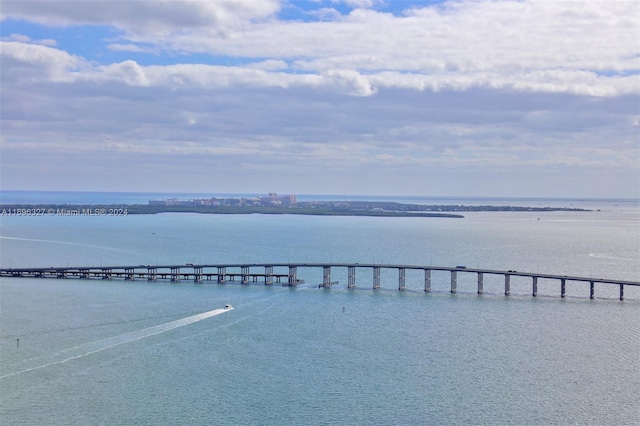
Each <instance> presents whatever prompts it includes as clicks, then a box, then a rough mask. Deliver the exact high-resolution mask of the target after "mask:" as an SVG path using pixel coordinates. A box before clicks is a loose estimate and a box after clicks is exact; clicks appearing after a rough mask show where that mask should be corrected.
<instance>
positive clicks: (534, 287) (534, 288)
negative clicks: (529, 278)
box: [531, 277, 538, 297]
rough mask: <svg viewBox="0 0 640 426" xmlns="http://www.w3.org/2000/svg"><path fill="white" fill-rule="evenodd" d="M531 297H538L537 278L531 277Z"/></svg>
mask: <svg viewBox="0 0 640 426" xmlns="http://www.w3.org/2000/svg"><path fill="white" fill-rule="evenodd" d="M531 295H532V296H533V297H536V296H537V295H538V277H533V289H532V290H531Z"/></svg>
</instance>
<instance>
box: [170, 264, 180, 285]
mask: <svg viewBox="0 0 640 426" xmlns="http://www.w3.org/2000/svg"><path fill="white" fill-rule="evenodd" d="M171 282H172V283H179V282H180V268H178V267H173V266H172V267H171Z"/></svg>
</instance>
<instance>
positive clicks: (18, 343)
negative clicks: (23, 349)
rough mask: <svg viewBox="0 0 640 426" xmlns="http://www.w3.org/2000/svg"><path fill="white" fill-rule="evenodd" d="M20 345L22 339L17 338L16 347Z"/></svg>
mask: <svg viewBox="0 0 640 426" xmlns="http://www.w3.org/2000/svg"><path fill="white" fill-rule="evenodd" d="M19 347H20V339H16V348H19Z"/></svg>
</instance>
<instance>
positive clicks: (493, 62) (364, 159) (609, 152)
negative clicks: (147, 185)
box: [0, 0, 640, 194]
mask: <svg viewBox="0 0 640 426" xmlns="http://www.w3.org/2000/svg"><path fill="white" fill-rule="evenodd" d="M365 3H369V2H364V3H362V4H360V5H359V6H357V5H352V6H354V7H356V6H357V7H358V9H356V10H354V11H353V12H351V13H349V14H347V15H340V14H339V13H338V12H337V11H334V12H331V13H329V14H326V15H325V16H324V17H323V18H322V19H328V20H325V21H316V22H303V21H293V20H291V21H282V20H279V19H278V18H277V15H276V14H277V11H278V10H279V8H280V7H281V5H280V4H279V3H277V2H273V1H265V2H260V3H253V2H243V1H240V2H231V1H229V2H199V1H193V2H190V1H180V2H161V3H158V4H157V6H156V3H155V2H147V1H123V2H109V3H106V2H100V1H98V2H91V3H89V2H87V3H84V2H73V3H69V2H65V1H60V2H44V3H43V2H38V3H35V2H17V1H12V0H9V1H8V2H6V4H9V7H5V2H3V10H2V13H3V17H4V18H7V17H12V18H17V19H25V20H30V21H33V22H40V23H43V24H46V25H67V26H70V25H83V24H95V25H103V26H105V28H108V29H113V28H117V29H119V30H118V32H117V33H116V35H115V36H114V37H111V36H110V37H109V39H108V40H102V42H104V44H101V45H100V48H103V49H104V50H103V53H104V52H106V54H112V52H118V54H117V55H114V54H112V56H111V57H113V56H116V57H118V58H122V56H125V57H127V58H128V59H126V60H121V59H118V62H104V63H101V62H100V60H101V59H100V55H96V57H93V58H91V59H89V58H84V57H81V56H79V55H77V54H74V53H73V52H72V51H66V50H64V49H67V48H68V47H67V44H65V46H64V48H63V47H54V46H55V45H54V43H53V41H51V42H43V41H42V40H41V41H40V45H38V44H37V43H38V42H37V41H34V40H33V39H32V38H31V37H30V36H28V35H24V34H22V33H23V32H20V33H16V34H13V35H10V36H7V37H5V38H4V39H3V41H2V42H0V43H1V45H0V64H1V66H2V73H1V75H0V78H1V80H0V82H1V84H2V92H1V93H0V99H1V101H2V111H3V114H2V135H0V136H1V138H2V143H3V148H2V150H3V160H2V161H3V179H4V180H5V181H6V182H8V185H9V186H13V187H16V185H17V184H16V182H19V181H20V179H36V178H35V177H33V178H30V177H29V176H27V174H26V173H25V172H21V171H20V170H18V169H17V168H16V167H15V166H14V164H23V165H24V166H25V167H24V169H28V170H31V171H34V170H41V168H40V166H43V165H46V167H47V169H46V170H49V172H38V173H36V172H34V176H40V177H39V178H38V179H39V180H38V182H40V183H42V182H45V183H46V182H47V181H48V180H51V179H52V180H54V181H55V179H56V176H62V175H65V173H66V172H64V167H65V165H68V164H69V163H70V159H73V161H71V162H72V163H74V164H80V163H82V162H83V161H84V160H87V159H89V158H92V157H93V156H99V157H100V158H101V161H103V164H104V167H107V165H108V167H109V168H112V169H113V170H115V171H116V172H115V173H114V175H115V176H121V178H118V179H120V181H121V182H122V185H126V182H127V181H128V180H129V181H130V180H131V179H133V177H132V176H134V175H135V176H138V177H139V175H137V174H135V173H137V172H136V171H139V170H140V167H139V165H137V164H138V163H136V161H138V160H139V158H140V157H141V156H142V157H144V158H145V161H149V162H150V163H153V162H160V163H162V164H163V166H164V167H165V170H167V171H168V172H167V173H174V174H173V175H171V176H173V178H171V179H169V178H166V179H165V177H163V176H160V175H158V179H157V180H158V182H157V183H155V184H157V185H158V187H156V189H160V186H161V185H163V184H173V182H174V181H177V180H176V179H177V176H183V175H184V174H185V172H184V171H185V170H194V171H198V173H200V176H203V175H204V174H206V176H208V177H209V178H210V179H211V181H224V182H227V181H233V180H234V179H233V177H235V178H238V179H242V180H243V181H246V180H247V179H249V178H247V177H246V176H247V175H246V172H247V171H251V173H258V171H260V170H262V172H263V173H264V170H265V169H268V170H269V179H274V181H275V180H278V179H279V180H280V181H281V182H291V181H292V180H293V181H297V180H300V182H301V183H300V185H303V183H304V182H305V180H306V181H307V182H311V181H314V182H316V181H317V182H323V181H324V180H325V179H327V176H331V181H333V182H335V184H336V185H339V184H340V182H341V181H344V179H347V178H349V179H354V181H358V182H360V183H359V185H360V188H365V189H366V188H368V187H369V186H370V185H373V182H377V183H378V184H385V185H391V182H394V181H396V179H398V180H397V182H398V183H397V186H398V187H399V188H402V189H405V188H421V182H432V180H430V179H434V176H436V175H437V176H440V175H441V176H446V178H445V177H438V179H441V180H440V181H439V182H441V183H442V184H444V185H447V182H449V181H455V180H456V179H458V177H459V176H468V177H469V178H468V179H467V180H466V184H467V185H470V184H471V185H472V184H473V183H474V182H475V181H476V180H478V179H484V176H487V175H488V174H491V175H492V176H494V179H495V182H496V184H498V183H499V178H503V177H504V175H500V173H506V172H504V170H508V171H511V172H513V173H519V174H520V175H521V179H522V180H523V181H524V180H525V179H526V177H527V176H535V175H536V174H538V173H544V171H545V170H546V171H548V170H551V169H553V170H557V169H560V170H562V169H563V168H564V169H567V173H569V172H570V173H573V174H574V176H583V177H584V179H585V180H584V182H592V183H594V182H596V181H597V179H598V177H597V176H598V174H600V176H602V174H604V173H614V172H615V176H617V177H616V178H615V179H613V178H612V180H611V181H612V182H617V183H618V186H617V187H616V188H619V189H620V193H623V192H625V193H626V194H630V193H633V191H636V192H637V191H638V190H639V188H638V185H640V184H638V183H637V182H634V181H632V183H631V184H630V185H627V187H626V189H625V185H623V184H622V183H621V182H625V179H627V180H630V179H632V178H636V181H638V179H637V178H638V173H639V172H638V167H637V164H638V161H640V158H639V157H638V155H639V153H638V149H637V132H638V121H639V120H640V112H639V111H638V102H639V99H640V47H639V46H638V43H637V39H638V38H637V36H638V35H640V34H639V31H640V29H639V25H638V21H637V17H638V14H639V13H640V6H639V5H638V4H637V3H636V2H607V3H604V2H582V3H576V2H535V1H522V2H511V1H503V2H488V1H472V2H468V1H459V2H449V3H445V4H444V5H440V6H437V7H422V8H415V9H412V10H409V11H406V13H405V14H403V15H400V16H394V15H392V14H390V13H380V12H378V11H376V10H374V8H375V6H376V5H375V4H372V5H368V4H365ZM71 5H75V7H74V8H72V7H71ZM110 5H113V8H111V9H109V8H108V6H110ZM252 5H253V6H255V7H253V6H252ZM71 9H73V10H71ZM107 9H109V10H107ZM145 13H146V14H145ZM47 44H48V46H47ZM140 52H152V53H155V55H154V58H153V60H154V61H155V64H154V65H145V64H146V62H144V61H145V57H144V56H138V55H137V54H138V53H140ZM140 58H142V59H140ZM189 62H190V63H189ZM220 63H227V64H229V65H226V66H224V65H219V64H220ZM212 64H218V65H212ZM53 157H55V158H56V160H57V161H48V160H49V159H50V158H53ZM212 165H215V167H214V166H212ZM36 166H38V167H36ZM7 170H8V171H7ZM42 170H45V169H42ZM594 171H598V173H595V172H594ZM47 173H49V174H47ZM56 173H60V174H59V175H56ZM243 173H244V175H243ZM296 173H298V174H297V175H296V176H299V178H294V179H292V174H296ZM71 175H72V174H71V173H69V181H68V182H69V184H70V185H72V184H73V182H77V181H78V176H71ZM254 176H255V175H254ZM73 179H75V181H74V180H73ZM80 179H82V180H83V182H84V181H85V180H84V179H83V178H82V177H80ZM163 179H165V180H163ZM185 179H186V178H185ZM189 179H191V180H189V181H188V182H189V183H187V181H184V182H185V183H184V184H185V185H188V184H190V183H194V182H197V178H196V177H193V178H189ZM254 179H255V178H254ZM460 179H462V178H460ZM116 180H117V179H116ZM258 180H260V179H258ZM576 181H579V179H577V180H576ZM34 182H36V181H35V180H34ZM114 182H115V180H114ZM163 182H164V183H163ZM34 185H35V184H34ZM634 185H635V186H634ZM18 186H19V185H18ZM583 186H584V187H585V188H587V187H588V184H581V187H580V188H582V187H583ZM460 187H464V185H463V184H461V185H460ZM580 188H578V189H580ZM252 190H254V189H252ZM327 191H331V189H330V188H328V189H327ZM407 191H409V192H411V191H412V189H407Z"/></svg>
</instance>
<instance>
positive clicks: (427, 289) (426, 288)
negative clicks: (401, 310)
mask: <svg viewBox="0 0 640 426" xmlns="http://www.w3.org/2000/svg"><path fill="white" fill-rule="evenodd" d="M424 291H425V292H427V293H431V269H425V270H424Z"/></svg>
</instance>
